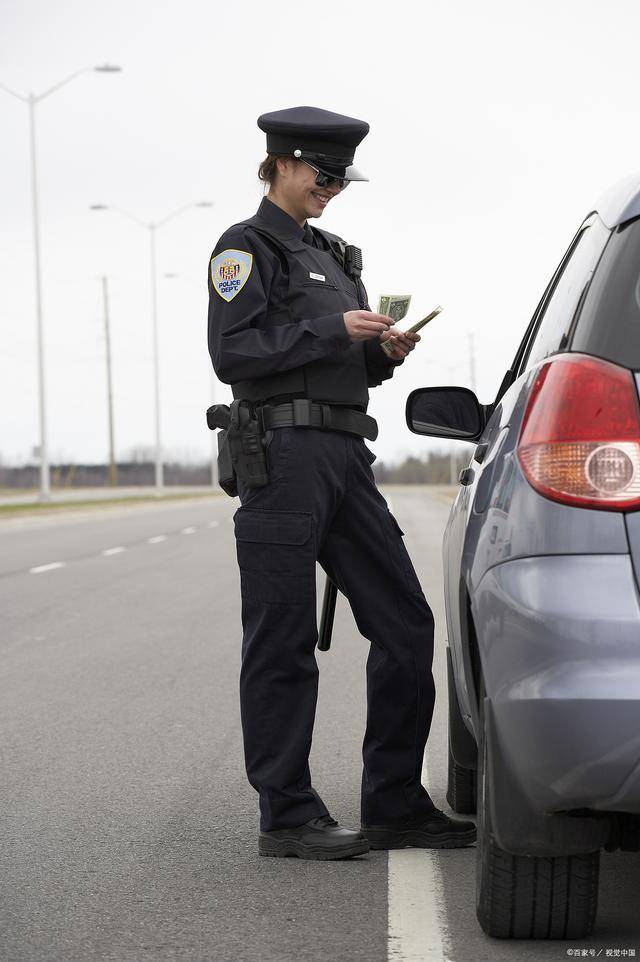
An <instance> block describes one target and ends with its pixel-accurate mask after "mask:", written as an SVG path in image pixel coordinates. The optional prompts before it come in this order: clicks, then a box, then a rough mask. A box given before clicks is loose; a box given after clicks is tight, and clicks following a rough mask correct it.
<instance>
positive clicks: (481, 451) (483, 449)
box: [473, 441, 489, 464]
mask: <svg viewBox="0 0 640 962" xmlns="http://www.w3.org/2000/svg"><path fill="white" fill-rule="evenodd" d="M488 450H489V442H488V441H484V442H483V443H482V444H479V445H478V446H477V448H476V449H475V451H474V452H473V460H474V461H477V462H478V464H482V462H483V461H484V456H485V454H486V453H487V451H488Z"/></svg>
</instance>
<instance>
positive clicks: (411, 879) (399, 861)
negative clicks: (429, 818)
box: [387, 759, 447, 962]
mask: <svg viewBox="0 0 640 962" xmlns="http://www.w3.org/2000/svg"><path fill="white" fill-rule="evenodd" d="M422 782H423V784H425V785H428V784H429V779H428V775H427V763H426V759H425V761H424V765H423V768H422ZM388 871H389V895H388V899H389V932H388V942H387V958H388V962H446V960H447V955H446V954H445V949H444V919H445V909H444V896H443V885H442V873H441V870H440V862H439V853H438V851H437V850H436V849H428V848H405V849H391V850H390V851H389V869H388Z"/></svg>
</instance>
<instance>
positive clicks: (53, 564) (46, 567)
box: [29, 561, 66, 575]
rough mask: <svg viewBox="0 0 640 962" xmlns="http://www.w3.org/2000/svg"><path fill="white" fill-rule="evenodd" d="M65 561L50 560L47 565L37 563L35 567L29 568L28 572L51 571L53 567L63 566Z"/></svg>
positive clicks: (35, 573) (34, 573) (33, 573)
mask: <svg viewBox="0 0 640 962" xmlns="http://www.w3.org/2000/svg"><path fill="white" fill-rule="evenodd" d="M65 564H66V562H65V561H52V562H51V564H48V565H38V566H37V567H35V568H29V574H32V575H39V574H40V572H41V571H53V569H54V568H64V566H65Z"/></svg>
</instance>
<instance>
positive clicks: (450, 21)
mask: <svg viewBox="0 0 640 962" xmlns="http://www.w3.org/2000/svg"><path fill="white" fill-rule="evenodd" d="M639 28H640V8H639V6H638V4H637V2H634V0H609V2H608V3H606V4H605V3H603V2H602V0H579V2H578V0H565V2H559V0H535V2H533V0H529V2H525V3H522V2H520V3H518V2H515V3H514V2H513V0H509V2H502V0H485V2H483V3H478V2H477V0H458V2H456V3H451V2H446V0H443V2H437V3H434V2H429V0H427V2H422V3H416V2H406V0H395V2H394V3H376V2H366V3H364V2H356V0H350V2H349V3H348V4H337V5H336V4H318V3H306V2H301V0H280V2H279V3H277V4H273V3H266V2H264V0H263V2H260V3H258V2H255V0H244V2H243V3H233V4H223V3H216V2H215V0H213V2H212V0H208V2H202V0H179V2H178V0H153V2H151V0H147V2H140V0H137V2H136V0H110V2H109V3H104V2H100V3H97V2H95V0H54V2H53V3H52V2H51V0H46V2H45V0H19V2H18V0H0V64H1V66H0V83H3V84H5V85H6V86H9V87H11V88H13V89H14V90H16V91H18V92H21V93H26V92H27V91H29V90H33V91H34V92H35V93H36V94H37V93H39V92H41V91H44V90H46V89H47V88H48V87H49V86H51V85H53V84H55V83H56V82H58V81H59V80H61V79H62V78H63V77H65V76H66V75H68V74H70V73H72V72H73V71H74V70H76V69H78V68H80V67H85V66H91V65H95V64H100V63H103V62H105V61H108V62H110V63H114V64H118V65H120V66H121V67H122V68H123V70H122V73H120V74H113V75H110V74H107V75H103V74H99V73H86V74H83V75H81V76H80V77H78V78H77V79H75V80H73V81H72V83H70V84H69V85H68V86H65V87H64V88H63V89H61V90H60V91H58V92H56V93H54V94H53V95H52V96H51V97H50V98H48V99H46V100H44V101H43V102H41V103H40V104H39V105H38V107H37V108H36V114H37V133H38V158H39V185H40V200H41V222H42V263H43V293H44V325H45V342H46V380H47V392H46V393H47V411H48V425H49V438H50V455H51V459H52V460H56V459H58V458H64V459H71V460H73V459H75V460H89V461H100V460H104V459H105V457H106V452H107V415H106V381H105V362H104V334H103V322H102V294H101V287H100V280H99V278H100V276H101V275H107V276H108V278H109V285H110V293H111V318H112V350H113V365H114V404H115V421H116V424H115V429H116V446H117V452H118V454H119V456H122V455H123V454H124V453H125V452H126V451H127V450H129V449H130V448H131V447H132V446H134V445H151V444H152V443H153V437H154V422H153V380H152V365H151V317H150V287H149V256H148V242H149V236H148V231H146V230H145V229H143V228H141V227H138V226H137V225H136V224H134V223H132V222H131V221H128V220H127V219H125V218H124V217H120V216H118V215H117V214H116V213H114V212H101V213H96V212H90V211H89V205H90V204H95V203H103V204H112V205H115V206H117V207H120V208H123V209H125V210H128V211H130V212H131V213H133V214H135V215H136V216H138V217H139V218H141V219H142V220H144V221H152V220H155V219H161V218H162V217H163V216H165V215H166V214H168V213H170V212H171V211H173V210H174V209H176V208H178V207H180V206H181V205H183V204H187V203H190V202H195V201H199V200H211V201H212V202H213V203H214V207H213V208H212V209H210V210H207V209H194V210H189V211H187V212H186V213H184V214H183V215H182V216H181V217H180V218H177V219H176V220H175V221H172V222H170V223H168V224H167V225H166V226H165V227H163V228H162V229H161V230H160V231H159V232H158V275H159V318H160V360H161V364H160V367H161V386H162V409H161V410H162V434H163V441H164V445H165V447H166V449H167V450H168V451H169V452H171V453H174V454H178V455H182V456H191V457H197V456H199V455H202V456H206V455H207V454H208V452H209V451H210V447H211V434H210V432H209V431H208V430H207V429H206V426H205V422H204V411H205V409H206V407H207V406H208V405H209V404H210V403H212V400H213V380H212V368H211V362H210V359H209V355H208V351H207V343H206V312H207V287H206V279H207V266H208V260H209V255H210V252H211V250H212V248H213V246H214V244H215V242H216V240H217V238H218V237H219V235H220V234H221V233H222V232H223V231H224V230H225V229H226V228H227V227H228V226H229V225H230V224H232V223H234V222H236V221H238V220H242V219H244V218H245V217H248V216H250V215H251V214H253V213H254V211H255V209H256V208H257V206H258V203H259V201H260V197H261V194H262V186H261V185H260V184H259V182H258V180H257V176H256V171H257V166H258V163H259V162H260V160H261V159H262V158H263V156H264V153H265V150H264V134H263V133H262V132H261V131H260V130H259V129H258V127H257V126H256V119H257V117H258V116H259V114H261V113H264V112H266V111H269V110H276V109H280V108H283V107H289V106H298V105H302V104H311V105H314V106H318V107H324V108H326V109H329V110H335V111H338V112H341V113H345V114H349V115H350V116H353V117H358V118H362V119H364V120H366V121H368V122H369V124H370V126H371V132H370V134H369V135H368V137H367V138H366V139H365V140H364V141H363V143H362V144H361V146H360V147H359V148H358V152H357V154H356V162H357V164H358V167H360V168H361V169H362V170H363V171H365V172H366V173H367V174H368V175H369V177H370V182H369V183H363V184H353V185H352V186H351V187H350V188H349V189H348V191H346V192H345V194H344V196H342V197H339V198H337V199H336V200H334V201H333V202H332V203H331V205H330V207H329V209H328V210H327V211H326V212H325V214H324V215H323V217H322V218H321V219H320V220H319V221H317V222H316V223H318V225H319V226H322V227H326V228H327V229H328V230H331V231H333V232H335V233H338V234H340V235H341V236H343V237H345V238H346V239H347V241H349V242H351V243H355V244H357V245H358V246H360V247H361V248H362V249H363V258H364V265H365V267H364V274H363V278H364V281H365V285H366V287H367V289H368V292H369V295H370V300H371V302H372V303H373V302H375V301H377V297H378V295H379V294H380V293H381V292H384V293H391V294H393V293H408V292H410V293H411V294H412V295H413V302H412V310H411V315H412V316H413V317H414V318H416V319H417V318H418V317H420V316H422V315H423V313H426V312H427V311H428V310H430V309H431V308H432V307H433V306H434V305H435V304H438V303H440V304H442V305H443V306H444V311H443V313H442V315H440V317H439V318H437V319H436V320H435V321H434V322H433V324H432V325H430V327H429V328H427V329H426V331H425V332H423V338H422V341H421V342H420V343H419V345H418V346H417V348H416V349H415V350H414V351H413V353H412V354H411V355H410V356H409V358H408V359H407V360H406V361H405V363H404V365H403V366H402V367H401V368H399V369H398V370H397V371H396V373H395V375H394V377H393V380H392V381H388V382H386V383H384V384H383V385H382V386H381V387H379V388H376V389H374V390H373V391H372V392H371V402H370V405H369V413H371V414H373V415H374V416H375V417H376V418H377V419H378V422H379V425H380V433H379V437H378V440H377V441H376V442H375V443H374V444H373V445H372V447H373V448H374V449H375V450H376V453H377V454H378V457H379V458H380V459H382V460H396V459H399V458H401V457H403V456H405V455H406V454H408V453H415V454H420V453H422V452H424V451H425V450H426V449H427V448H428V446H429V445H430V444H431V443H432V442H429V441H427V440H426V439H423V438H419V437H417V436H416V435H413V434H411V433H410V432H409V431H408V429H407V427H406V425H405V421H404V403H405V400H406V397H407V394H408V393H409V391H410V390H412V389H413V388H415V387H418V386H420V385H426V384H447V383H454V384H464V385H467V386H469V385H471V378H472V374H471V364H470V343H471V340H470V336H472V337H473V343H474V346H475V382H476V388H477V392H478V394H479V397H480V400H481V401H483V402H485V403H486V402H488V401H490V400H492V399H493V397H494V395H495V392H496V389H497V387H498V385H499V382H500V380H501V378H502V375H503V373H504V371H505V370H506V368H507V367H508V364H509V362H510V360H511V358H512V356H513V354H514V351H515V349H516V346H517V344H518V342H519V340H520V338H521V336H522V333H523V331H524V328H525V326H526V324H527V321H528V319H529V317H530V315H531V313H532V311H533V309H534V308H535V305H536V303H537V301H538V299H539V297H540V294H541V293H542V290H543V289H544V287H545V285H546V283H547V281H548V279H549V276H550V274H551V272H552V271H553V269H554V268H555V266H556V264H557V262H558V261H559V259H560V257H561V256H562V254H563V252H564V250H565V248H566V247H567V245H568V243H569V241H570V239H571V237H572V236H573V234H574V232H575V230H576V229H577V227H578V226H579V223H580V221H581V220H582V218H583V217H584V216H585V215H586V214H587V213H588V212H589V211H590V210H592V209H593V208H594V206H595V203H596V201H597V198H598V197H599V195H600V194H601V193H602V191H603V190H604V189H605V188H607V187H608V186H609V185H610V184H611V183H612V182H614V181H616V180H617V179H619V178H620V177H622V176H624V175H626V174H628V173H630V172H633V171H635V170H638V169H640V159H639V158H638V146H639V144H638V141H639V137H640V133H639V125H638V106H637V99H638V72H639V71H638V53H637V47H638V36H639V34H640V30H639ZM0 128H1V130H2V176H1V177H0V208H1V210H2V217H1V218H0V333H1V339H2V340H1V343H2V348H1V353H0V365H1V366H0V411H1V414H0V424H1V432H0V453H1V455H2V457H3V459H4V460H5V462H10V463H22V462H23V461H24V460H25V459H28V458H29V456H30V454H31V450H32V446H33V445H35V444H37V443H38V440H39V427H38V401H37V397H38V395H37V368H36V331H35V299H34V279H33V278H34V269H33V235H32V226H31V194H30V168H29V143H28V111H27V107H26V105H25V104H23V103H21V102H19V101H18V100H16V99H15V98H13V97H11V96H8V95H6V94H4V93H3V92H2V91H0ZM166 273H171V274H175V275H177V276H175V277H173V278H165V277H164V274H166ZM230 397H231V392H230V388H229V387H228V386H227V385H222V384H217V386H216V388H215V400H225V401H226V400H229V399H230Z"/></svg>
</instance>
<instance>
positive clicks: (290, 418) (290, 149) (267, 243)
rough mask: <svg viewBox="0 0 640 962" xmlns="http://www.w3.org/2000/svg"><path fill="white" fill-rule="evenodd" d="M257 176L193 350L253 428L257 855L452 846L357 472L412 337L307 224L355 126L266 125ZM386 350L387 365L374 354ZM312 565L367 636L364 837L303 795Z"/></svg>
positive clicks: (424, 712) (415, 649)
mask: <svg viewBox="0 0 640 962" xmlns="http://www.w3.org/2000/svg"><path fill="white" fill-rule="evenodd" d="M258 126H259V127H260V128H261V130H263V131H265V133H266V135H267V158H266V160H265V161H263V163H262V164H261V167H260V171H259V176H260V177H261V179H263V180H265V181H267V182H268V184H269V191H268V194H267V195H266V196H265V197H264V198H263V200H262V202H261V204H260V206H259V208H258V211H257V213H256V214H255V215H254V216H253V217H249V218H248V219H247V220H244V221H242V222H240V223H238V224H235V225H234V226H232V227H230V228H229V229H228V230H226V231H225V233H224V234H223V235H222V237H221V238H220V240H219V241H218V243H217V244H216V247H215V249H214V251H213V254H212V257H211V261H210V266H209V325H208V339H209V352H210V355H211V359H212V362H213V366H214V369H215V372H216V374H217V376H218V378H219V379H220V380H221V381H224V382H225V383H227V384H230V385H231V387H232V391H233V396H234V399H236V400H237V401H239V402H242V403H241V405H240V406H241V407H243V408H246V410H247V412H248V413H247V415H246V417H252V418H254V419H255V421H254V423H257V424H259V426H260V430H261V432H262V435H261V437H262V444H263V445H264V446H265V455H266V462H267V467H268V473H269V480H268V483H267V484H263V483H262V484H260V485H254V484H253V482H252V479H251V478H250V477H249V476H246V477H245V478H244V479H243V478H242V477H240V476H238V478H237V491H238V494H239V497H240V502H241V505H240V507H239V508H238V510H237V511H236V513H235V515H234V522H235V536H236V548H237V557H238V564H239V568H240V580H241V595H242V625H243V632H244V634H243V641H242V664H241V670H240V708H241V717H242V730H243V738H244V753H245V763H246V770H247V776H248V778H249V781H250V783H251V785H252V786H253V787H254V788H255V789H256V791H257V792H258V793H259V796H260V833H259V852H260V854H261V855H271V856H287V855H297V856H299V857H301V858H309V859H334V858H347V857H350V856H354V855H360V854H363V853H365V852H367V851H369V848H370V847H371V848H376V849H387V848H401V847H405V846H407V845H413V846H420V847H437V848H444V847H458V846H463V845H468V844H470V843H472V842H473V841H474V839H475V826H474V825H473V823H472V822H464V821H460V820H452V819H450V818H449V817H448V816H447V815H445V814H444V813H443V812H440V811H439V810H438V809H437V808H436V807H435V806H434V804H433V802H432V800H431V798H430V797H429V794H428V792H427V791H426V789H425V788H424V787H423V786H422V784H421V780H420V774H421V769H422V762H423V754H424V748H425V743H426V740H427V736H428V733H429V728H430V725H431V718H432V713H433V704H434V694H435V693H434V682H433V676H432V673H431V665H432V658H433V616H432V613H431V609H430V608H429V605H428V604H427V601H426V599H425V597H424V594H423V592H422V589H421V587H420V583H419V581H418V578H417V576H416V573H415V570H414V568H413V565H412V563H411V560H410V558H409V555H408V554H407V551H406V548H405V546H404V543H403V540H402V534H403V532H402V531H401V530H400V528H399V526H398V523H397V522H396V520H395V518H394V517H393V515H392V514H391V513H390V511H389V509H388V506H387V503H386V501H385V499H384V498H383V497H382V495H381V494H380V492H379V491H378V489H377V487H376V484H375V481H374V478H373V472H372V470H371V463H372V462H373V460H374V459H375V455H374V454H373V453H372V452H371V451H370V450H369V448H368V447H367V446H366V444H365V442H364V438H367V439H369V440H373V439H375V437H376V434H377V425H376V422H375V421H374V419H373V418H371V417H370V416H368V415H367V414H366V409H367V404H368V399H369V394H368V388H371V387H376V386H377V385H379V384H381V382H382V381H384V380H386V379H388V378H390V377H391V376H392V375H393V372H394V370H395V368H396V367H397V366H398V365H399V364H402V363H403V361H404V359H405V357H406V356H407V355H408V354H409V352H410V351H411V350H412V349H413V348H414V347H415V343H416V341H417V340H419V335H418V334H414V335H411V336H407V335H403V334H402V333H401V332H399V330H398V329H397V328H394V327H392V326H391V325H392V319H391V318H390V317H387V316H386V315H379V314H376V313H373V312H372V311H371V310H370V308H369V305H368V303H367V295H366V291H365V289H364V287H363V284H362V281H361V280H360V276H359V275H360V270H359V269H360V266H361V263H360V261H359V251H358V249H357V248H354V247H352V246H349V245H347V244H346V243H345V242H344V241H343V240H342V238H340V237H338V236H337V235H334V234H330V233H329V232H328V231H324V230H320V229H319V228H318V227H315V226H311V225H310V224H309V219H311V218H319V217H321V216H322V213H323V211H324V209H325V208H326V207H327V205H328V204H330V203H334V202H335V200H336V198H337V197H338V196H339V194H340V193H341V192H342V191H343V190H345V189H346V187H347V186H348V185H349V184H350V183H351V181H358V180H366V179H367V178H366V177H364V176H363V175H362V174H361V173H360V172H359V171H358V170H357V169H356V168H355V167H354V166H353V159H354V154H355V149H356V147H357V146H358V144H359V143H360V142H361V141H362V139H363V138H364V137H365V136H366V134H367V133H368V130H369V125H368V124H366V123H364V122H363V121H361V120H355V119H353V118H351V117H345V116H343V115H341V114H336V113H333V112H331V111H327V110H321V109H318V108H315V107H294V108H290V109H287V110H278V111H275V112H272V113H267V114H263V115H262V116H261V117H260V118H259V119H258ZM390 338H393V340H392V345H393V349H392V356H391V357H389V356H388V355H387V353H386V352H385V351H384V350H383V349H382V347H381V342H382V341H384V340H388V339H390ZM316 561H318V562H319V563H320V565H321V566H322V568H323V569H324V570H325V572H326V573H327V574H328V576H329V577H330V578H331V579H332V580H333V582H334V583H335V584H336V585H337V586H338V588H339V589H340V590H341V591H342V592H343V593H344V594H345V595H346V597H347V598H348V600H349V603H350V605H351V609H352V611H353V614H354V617H355V619H356V623H357V626H358V629H359V630H360V632H361V633H362V634H363V635H364V636H365V637H366V638H367V639H368V640H369V641H370V643H371V646H370V652H369V656H368V660H367V724H366V733H365V736H364V742H363V762H364V767H363V775H362V787H361V815H362V824H361V828H360V831H353V830H350V829H347V828H344V827H342V826H341V825H340V824H339V823H338V822H337V821H336V820H335V819H334V818H332V816H331V815H330V813H329V811H328V809H327V807H326V805H325V803H324V802H323V800H322V798H321V797H320V795H319V793H318V792H317V790H316V789H315V788H314V787H313V785H312V781H311V774H310V771H309V751H310V748H311V738H312V732H313V723H314V716H315V709H316V699H317V690H318V666H317V663H316V659H315V645H316V642H317V639H318V631H317V621H316V591H315V584H316V582H315V571H316Z"/></svg>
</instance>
